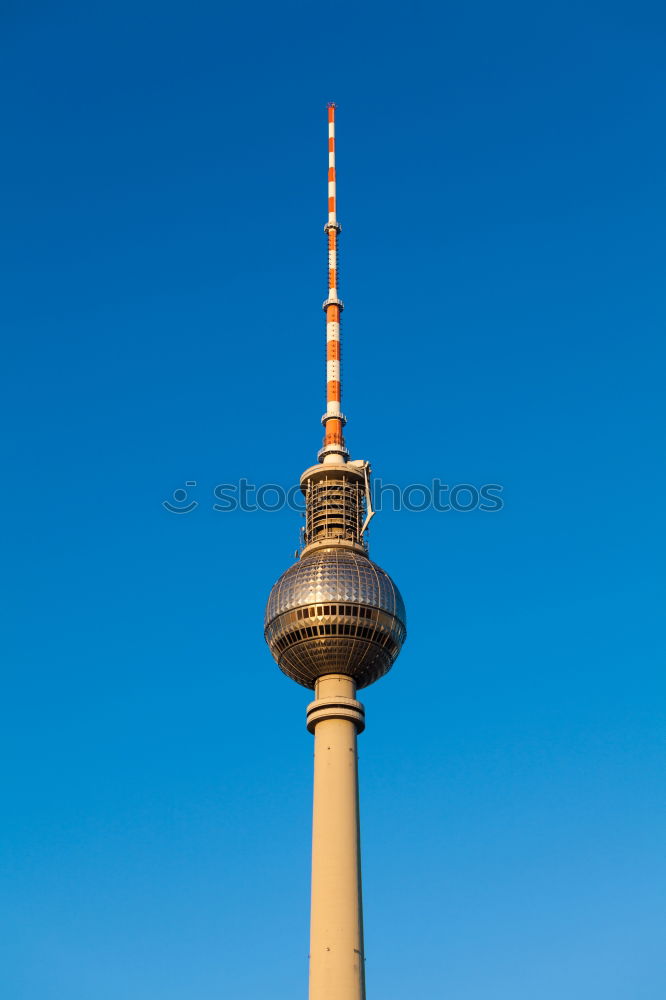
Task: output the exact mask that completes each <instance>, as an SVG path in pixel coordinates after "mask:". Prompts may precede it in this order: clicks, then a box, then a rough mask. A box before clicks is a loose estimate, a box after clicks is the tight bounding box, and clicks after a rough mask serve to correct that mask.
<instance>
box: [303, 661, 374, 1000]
mask: <svg viewBox="0 0 666 1000" xmlns="http://www.w3.org/2000/svg"><path fill="white" fill-rule="evenodd" d="M355 696H356V684H355V682H354V680H353V679H352V678H351V677H347V676H345V675H343V674H327V675H325V676H323V677H320V678H319V679H318V680H317V682H316V685H315V701H313V702H311V704H310V705H309V706H308V714H307V724H308V729H309V730H310V731H311V732H314V743H315V752H314V799H313V820H312V900H311V917H310V993H309V1000H365V968H364V956H363V914H362V903H361V859H360V838H359V810H358V759H357V753H356V734H357V732H360V731H361V730H362V729H363V726H364V711H363V706H362V705H361V703H360V702H358V701H356V697H355Z"/></svg>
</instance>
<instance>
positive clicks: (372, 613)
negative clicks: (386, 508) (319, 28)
mask: <svg viewBox="0 0 666 1000" xmlns="http://www.w3.org/2000/svg"><path fill="white" fill-rule="evenodd" d="M340 230H341V227H340V223H339V222H338V218H337V205H336V177H335V105H334V104H329V105H328V221H327V223H326V225H325V226H324V231H325V233H326V238H327V242H328V297H327V299H326V301H325V302H324V312H325V313H326V412H325V413H324V415H323V417H322V423H323V424H324V428H325V434H324V446H323V448H322V449H321V450H320V452H319V455H318V459H319V461H318V463H317V464H316V465H313V466H311V467H310V468H308V469H306V470H305V472H304V473H303V475H302V476H301V489H302V491H303V493H304V495H305V507H306V510H305V533H304V543H305V544H304V547H303V549H302V551H301V553H300V558H299V560H298V562H296V563H295V564H294V565H293V566H290V567H289V569H288V570H287V571H286V572H285V573H283V574H282V576H281V577H280V578H279V580H278V581H277V583H276V584H275V585H274V587H273V589H272V590H271V593H270V596H269V598H268V604H267V606H266V614H265V619H264V635H265V637H266V641H267V643H268V645H269V647H270V650H271V653H272V654H273V657H274V658H275V660H276V662H277V665H278V666H279V668H280V670H282V671H283V672H284V673H285V674H287V676H288V677H291V678H292V679H293V680H295V681H297V682H298V683H299V684H302V685H304V687H308V688H314V701H312V702H311V703H310V704H309V705H308V707H307V715H306V724H307V728H308V730H309V731H310V732H311V733H313V734H314V747H315V752H314V801H313V822H312V898H311V918H310V993H309V996H310V1000H365V969H364V962H365V959H364V953H363V914H362V905H361V865H360V849H359V813H358V761H357V752H356V736H357V734H358V733H361V732H362V731H363V729H364V728H365V709H364V707H363V705H362V704H361V702H360V701H357V699H356V692H357V690H358V689H359V688H362V687H366V686H367V685H368V684H372V682H373V681H376V680H377V679H378V678H379V677H382V676H383V675H384V674H385V673H387V672H388V671H389V670H390V669H391V667H392V666H393V662H394V661H395V659H396V657H397V655H398V653H399V652H400V649H401V647H402V644H403V642H404V641H405V635H406V628H405V622H406V616H405V606H404V604H403V601H402V597H401V596H400V592H399V591H398V588H397V587H396V585H395V584H394V583H393V580H392V579H391V577H390V576H389V575H388V573H385V572H384V570H383V569H380V567H379V566H377V564H376V563H373V562H371V560H370V559H369V558H368V544H367V540H366V531H367V527H368V524H369V522H370V519H371V517H372V516H373V510H372V504H371V495H370V478H369V477H370V465H369V463H368V462H364V461H350V460H349V453H348V451H347V448H346V447H345V441H344V436H343V428H344V425H345V422H346V421H345V417H344V416H343V414H342V410H341V408H340V404H341V395H342V393H341V375H340V315H341V313H342V310H343V303H342V301H341V300H340V298H339V295H338V241H339V237H340Z"/></svg>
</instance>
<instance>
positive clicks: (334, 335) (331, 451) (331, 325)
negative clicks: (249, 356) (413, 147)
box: [319, 104, 348, 463]
mask: <svg viewBox="0 0 666 1000" xmlns="http://www.w3.org/2000/svg"><path fill="white" fill-rule="evenodd" d="M341 229H342V227H341V225H340V223H339V222H338V217H337V190H336V175H335V104H329V105H328V222H327V223H326V225H325V226H324V232H325V233H326V238H327V240H328V298H327V299H326V301H325V302H324V312H325V313H326V413H325V414H324V416H323V417H322V418H321V419H322V423H323V424H324V427H325V429H326V433H325V435H324V447H323V448H322V449H321V451H320V452H319V459H320V461H322V462H326V461H328V462H335V463H339V462H340V461H341V460H342V461H343V462H345V461H346V460H347V457H348V452H347V449H346V448H345V441H344V437H343V434H342V428H343V427H344V425H345V423H346V420H345V417H344V415H343V413H342V410H341V409H340V403H341V401H342V383H341V377H340V362H341V354H340V314H341V313H342V310H343V308H344V305H343V303H342V301H341V300H340V298H339V296H338V240H339V237H340V232H341Z"/></svg>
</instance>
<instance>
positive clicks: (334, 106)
mask: <svg viewBox="0 0 666 1000" xmlns="http://www.w3.org/2000/svg"><path fill="white" fill-rule="evenodd" d="M326 107H327V108H333V110H334V111H335V109H336V108H337V104H336V103H335V101H329V102H328V104H327V105H326Z"/></svg>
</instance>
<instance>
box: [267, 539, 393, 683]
mask: <svg viewBox="0 0 666 1000" xmlns="http://www.w3.org/2000/svg"><path fill="white" fill-rule="evenodd" d="M405 624H406V615H405V605H404V603H403V600H402V597H401V596H400V591H399V590H398V588H397V587H396V585H395V584H394V582H393V580H392V579H391V577H390V576H389V575H388V573H385V572H384V570H383V569H381V568H380V567H379V566H378V565H377V564H376V563H374V562H371V560H370V559H368V558H367V556H365V555H362V554H361V553H360V552H358V551H357V550H355V549H351V548H346V547H343V546H332V547H331V548H321V549H318V550H315V551H313V552H309V553H307V552H306V553H305V554H304V556H303V557H302V558H301V560H300V561H299V562H297V563H295V564H294V565H293V566H290V567H289V569H288V570H287V571H286V572H285V573H283V574H282V576H281V577H280V578H279V580H278V581H277V582H276V583H275V585H274V586H273V589H272V590H271V593H270V596H269V598H268V604H267V606H266V614H265V618H264V634H265V636H266V641H267V643H268V645H269V647H270V650H271V653H272V654H273V657H274V658H275V661H276V662H277V665H278V666H279V668H280V670H282V671H283V673H285V674H287V676H288V677H291V678H292V679H293V680H295V681H297V682H298V683H299V684H303V685H304V687H309V688H313V687H314V685H315V681H316V680H317V678H318V677H321V676H323V675H325V674H347V675H348V676H349V677H352V678H353V679H354V681H355V682H356V686H357V687H359V688H362V687H366V686H367V685H368V684H372V682H373V681H376V680H377V679H378V678H379V677H382V676H383V675H384V674H385V673H387V672H388V671H389V670H390V669H391V667H392V666H393V661H394V660H395V658H396V657H397V655H398V653H399V652H400V649H401V647H402V644H403V642H404V640H405V635H406V628H405Z"/></svg>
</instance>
